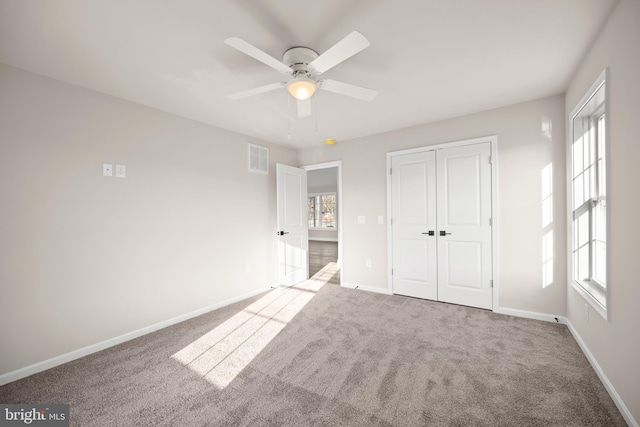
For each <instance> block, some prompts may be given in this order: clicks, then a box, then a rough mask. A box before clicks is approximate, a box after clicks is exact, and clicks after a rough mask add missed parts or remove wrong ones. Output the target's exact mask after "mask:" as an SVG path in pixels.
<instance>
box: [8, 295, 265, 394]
mask: <svg viewBox="0 0 640 427" xmlns="http://www.w3.org/2000/svg"><path fill="white" fill-rule="evenodd" d="M270 289H271V288H270V287H269V288H261V289H256V290H255V291H251V292H248V293H246V294H243V295H240V296H237V297H234V298H230V299H227V300H225V301H222V302H219V303H216V304H212V305H210V306H207V307H204V308H200V309H198V310H194V311H191V312H189V313H185V314H182V315H180V316H176V317H173V318H171V319H167V320H163V321H162V322H158V323H155V324H153V325H149V326H146V327H144V328H141V329H137V330H135V331H131V332H128V333H126V334H123V335H120V336H117V337H113V338H110V339H108V340H105V341H101V342H99V343H95V344H91V345H88V346H86V347H82V348H79V349H77V350H72V351H70V352H68V353H64V354H61V355H59V356H55V357H52V358H50V359H47V360H43V361H42V362H37V363H34V364H33V365H29V366H25V367H24V368H20V369H17V370H15V371H11V372H7V373H6V374H2V375H0V386H2V385H5V384H8V383H11V382H13V381H17V380H19V379H22V378H26V377H28V376H30V375H33V374H37V373H38V372H42V371H46V370H47V369H51V368H55V367H56V366H60V365H62V364H64V363H68V362H71V361H72V360H76V359H80V358H81V357H84V356H88V355H90V354H93V353H97V352H99V351H102V350H105V349H107V348H109V347H113V346H115V345H118V344H122V343H123V342H126V341H130V340H132V339H134V338H138V337H141V336H143V335H147V334H150V333H152V332H155V331H158V330H160V329H163V328H166V327H168V326H171V325H175V324H176V323H180V322H184V321H185V320H189V319H192V318H194V317H198V316H201V315H203V314H206V313H208V312H210V311H213V310H217V309H219V308H222V307H225V306H227V305H231V304H235V303H236V302H240V301H242V300H245V299H247V298H251V297H253V296H256V295H258V294H261V293H263V292H266V291H268V290H270Z"/></svg>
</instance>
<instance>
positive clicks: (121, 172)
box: [116, 165, 127, 178]
mask: <svg viewBox="0 0 640 427" xmlns="http://www.w3.org/2000/svg"><path fill="white" fill-rule="evenodd" d="M126 177H127V167H126V166H125V165H116V178H126Z"/></svg>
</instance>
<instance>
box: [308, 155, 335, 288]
mask: <svg viewBox="0 0 640 427" xmlns="http://www.w3.org/2000/svg"><path fill="white" fill-rule="evenodd" d="M303 169H305V170H306V171H307V201H308V209H309V213H308V223H309V246H308V247H309V260H308V263H309V276H310V277H313V276H314V275H315V274H319V273H321V272H322V271H323V269H324V270H325V271H326V267H327V266H329V267H330V268H331V269H332V271H333V270H335V269H339V274H338V273H336V274H335V275H334V276H333V277H332V278H331V280H329V283H333V284H340V283H342V230H341V225H342V214H341V213H342V162H341V161H336V162H328V163H320V164H316V165H309V166H304V167H303Z"/></svg>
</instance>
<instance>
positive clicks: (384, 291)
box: [342, 283, 392, 295]
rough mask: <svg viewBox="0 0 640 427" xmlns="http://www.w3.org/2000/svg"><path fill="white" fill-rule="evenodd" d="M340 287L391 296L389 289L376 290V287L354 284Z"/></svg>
mask: <svg viewBox="0 0 640 427" xmlns="http://www.w3.org/2000/svg"><path fill="white" fill-rule="evenodd" d="M342 286H344V287H345V288H351V289H357V290H359V291H367V292H375V293H377V294H383V295H392V294H391V291H390V290H389V289H385V288H378V287H377V286H362V285H356V284H355V283H343V284H342Z"/></svg>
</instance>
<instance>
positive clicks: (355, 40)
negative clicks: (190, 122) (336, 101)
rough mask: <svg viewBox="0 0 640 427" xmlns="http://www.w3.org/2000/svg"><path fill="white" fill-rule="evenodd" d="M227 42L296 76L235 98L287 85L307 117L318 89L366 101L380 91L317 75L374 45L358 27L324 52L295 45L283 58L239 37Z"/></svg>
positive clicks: (234, 97) (299, 111)
mask: <svg viewBox="0 0 640 427" xmlns="http://www.w3.org/2000/svg"><path fill="white" fill-rule="evenodd" d="M224 42H225V43H226V44H228V45H229V46H231V47H233V48H235V49H237V50H239V51H240V52H242V53H244V54H247V55H249V56H251V57H252V58H254V59H257V60H258V61H260V62H262V63H263V64H266V65H268V66H269V67H271V68H273V69H274V70H276V71H279V72H281V73H283V74H288V75H290V76H291V77H292V78H291V79H290V80H289V81H287V82H277V83H271V84H268V85H264V86H259V87H256V88H253V89H249V90H245V91H242V92H237V93H232V94H231V95H227V96H228V97H229V98H231V99H242V98H246V97H249V96H253V95H258V94H260V93H264V92H269V91H272V90H276V89H280V88H282V87H286V88H287V90H288V92H289V93H290V94H291V96H293V97H294V98H295V99H296V100H297V104H298V117H306V116H309V115H311V97H312V96H313V94H314V93H315V92H316V90H317V89H322V90H326V91H329V92H334V93H338V94H340V95H346V96H350V97H352V98H357V99H361V100H364V101H372V100H373V99H374V98H375V97H376V95H377V94H378V92H377V91H375V90H372V89H367V88H364V87H361V86H355V85H352V84H348V83H343V82H339V81H337V80H332V79H322V80H317V79H316V77H317V76H319V75H320V74H322V73H324V72H325V71H327V70H329V69H331V68H333V67H335V66H336V65H338V64H340V63H341V62H343V61H344V60H346V59H349V58H350V57H352V56H353V55H355V54H356V53H358V52H360V51H362V50H363V49H365V48H367V47H368V46H369V45H370V43H369V40H367V39H366V37H365V36H363V35H362V34H360V33H359V32H357V31H353V32H352V33H351V34H349V35H348V36H346V37H345V38H343V39H342V40H340V41H339V42H338V43H336V44H335V45H333V46H332V47H330V48H329V49H328V50H327V51H326V52H324V53H323V54H322V55H318V53H317V52H316V51H315V50H313V49H310V48H308V47H292V48H290V49H288V50H287V51H285V52H284V54H283V55H282V61H279V60H277V59H276V58H274V57H272V56H271V55H269V54H267V53H265V52H263V51H262V50H260V49H258V48H257V47H255V46H253V45H252V44H250V43H247V42H246V41H244V40H242V39H240V38H238V37H231V38H228V39H226V40H225V41H224Z"/></svg>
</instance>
